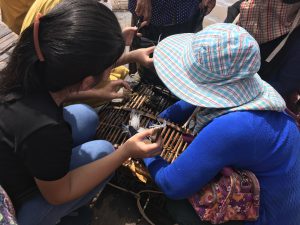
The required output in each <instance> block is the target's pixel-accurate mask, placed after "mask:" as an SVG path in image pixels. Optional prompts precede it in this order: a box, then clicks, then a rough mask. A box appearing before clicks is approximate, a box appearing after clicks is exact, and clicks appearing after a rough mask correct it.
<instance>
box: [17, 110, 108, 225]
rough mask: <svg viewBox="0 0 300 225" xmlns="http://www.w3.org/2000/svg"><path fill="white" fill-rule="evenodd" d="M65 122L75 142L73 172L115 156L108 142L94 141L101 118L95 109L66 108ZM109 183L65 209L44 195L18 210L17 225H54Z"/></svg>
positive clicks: (38, 196) (64, 205)
mask: <svg viewBox="0 0 300 225" xmlns="http://www.w3.org/2000/svg"><path fill="white" fill-rule="evenodd" d="M64 119H65V120H66V121H67V122H68V123H69V124H70V125H71V127H72V135H73V141H74V148H73V152H72V157H71V164H70V170H72V169H75V168H77V167H80V166H82V165H85V164H88V163H90V162H93V161H95V160H97V159H100V158H102V157H104V156H106V155H108V154H110V153H112V152H113V150H114V148H113V146H112V145H111V144H110V143H109V142H107V141H102V140H95V141H92V140H93V138H94V137H95V134H96V128H97V126H98V124H99V119H98V115H97V113H96V112H95V111H94V110H93V109H92V108H90V107H89V106H87V105H82V104H77V105H71V106H67V107H65V108H64ZM109 179H110V178H108V179H107V180H106V181H104V182H102V183H100V184H99V185H98V186H97V187H96V188H94V189H93V190H92V191H90V192H89V193H88V194H86V195H85V196H82V197H81V198H79V199H76V200H74V201H71V202H68V203H65V204H62V205H51V204H49V203H48V202H47V201H46V200H45V199H44V198H43V196H42V195H41V194H37V195H36V196H34V197H33V198H31V199H30V200H29V201H27V202H26V203H24V204H23V205H22V206H21V207H20V209H19V210H18V213H17V221H18V224H19V225H54V224H56V223H57V222H58V221H59V220H60V219H61V218H62V217H64V216H66V215H68V214H69V213H70V212H72V211H74V210H75V209H78V208H80V207H81V206H83V205H86V204H87V203H89V201H90V200H91V199H92V198H93V197H94V196H95V195H96V194H97V193H99V192H100V191H101V190H102V189H103V188H104V186H105V184H106V183H107V182H108V180H109Z"/></svg>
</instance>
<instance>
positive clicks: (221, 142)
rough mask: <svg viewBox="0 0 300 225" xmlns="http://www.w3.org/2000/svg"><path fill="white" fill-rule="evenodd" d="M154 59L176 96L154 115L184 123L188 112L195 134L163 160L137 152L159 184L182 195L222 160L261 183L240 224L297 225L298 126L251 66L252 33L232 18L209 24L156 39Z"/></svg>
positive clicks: (255, 61)
mask: <svg viewBox="0 0 300 225" xmlns="http://www.w3.org/2000/svg"><path fill="white" fill-rule="evenodd" d="M154 65H155V68H156V71H157V73H158V75H159V77H160V79H161V80H162V82H163V83H164V84H165V85H166V86H167V87H168V88H169V89H170V90H171V91H172V92H173V93H174V94H175V95H176V96H177V97H179V98H180V99H182V100H183V101H180V102H178V103H176V104H175V105H173V106H171V107H170V108H168V109H167V110H165V111H164V112H162V113H161V114H160V116H161V117H163V118H167V119H169V120H172V121H174V122H176V123H185V122H186V121H187V120H188V118H190V116H191V115H192V114H193V117H192V119H191V120H190V122H189V127H190V128H191V129H192V130H193V131H194V134H195V135H196V137H195V139H194V140H193V141H192V143H191V144H190V145H189V146H188V148H187V149H186V150H185V151H184V152H183V153H182V154H181V155H180V156H179V157H178V158H177V159H176V160H175V161H174V162H173V163H172V164H170V165H169V164H168V163H167V162H166V161H165V160H164V159H162V158H161V157H154V158H147V159H145V160H144V162H145V164H146V165H147V167H148V169H149V171H150V173H151V176H152V177H153V179H154V180H155V182H156V184H157V185H158V186H159V188H160V189H161V190H162V191H163V192H164V193H165V194H166V195H167V196H168V197H169V198H171V199H177V200H179V199H185V198H188V197H190V196H192V195H193V194H195V193H196V192H198V191H199V190H201V188H202V187H204V186H205V185H206V184H208V183H209V182H210V181H211V180H212V179H213V178H214V177H215V176H216V175H217V174H218V173H219V172H220V171H221V170H222V168H224V167H227V166H230V167H233V168H237V169H246V170H250V171H252V172H253V173H254V174H255V175H256V176H257V178H258V180H259V183H260V187H261V193H260V201H261V203H260V215H259V218H258V220H257V221H252V222H249V221H244V222H242V224H246V225H250V224H251V225H254V224H255V225H263V224H264V225H270V224H272V225H283V224H286V225H299V224H300V213H299V208H300V201H299V199H300V189H299V185H300V133H299V130H298V128H297V125H296V123H295V120H294V119H293V118H292V117H290V116H289V115H287V114H286V113H285V112H284V110H285V108H286V106H285V103H284V100H283V99H282V97H281V96H280V95H279V94H278V93H277V92H276V91H275V90H274V89H273V88H272V87H271V86H270V85H269V84H267V83H266V82H264V81H263V80H261V78H260V77H259V75H258V74H257V71H258V70H259V68H260V51H259V46H258V43H257V42H256V41H255V39H254V38H253V37H252V36H250V35H249V33H248V32H247V31H246V30H244V29H243V28H241V27H239V26H236V25H232V24H215V25H212V26H209V27H207V28H205V29H204V30H203V31H201V32H199V33H196V34H192V33H187V34H178V35H173V36H171V37H168V38H166V39H164V40H163V41H162V42H160V44H159V45H158V46H157V48H156V49H155V52H154ZM193 112H194V113H193ZM179 223H180V224H189V225H190V224H191V223H188V222H186V223H184V222H182V221H181V222H179ZM197 224H201V222H199V223H197Z"/></svg>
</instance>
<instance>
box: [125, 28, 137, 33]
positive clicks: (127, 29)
mask: <svg viewBox="0 0 300 225" xmlns="http://www.w3.org/2000/svg"><path fill="white" fill-rule="evenodd" d="M136 31H137V27H125V28H124V29H123V30H122V33H123V34H124V33H127V32H132V33H134V32H136Z"/></svg>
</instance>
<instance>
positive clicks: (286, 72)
mask: <svg viewBox="0 0 300 225" xmlns="http://www.w3.org/2000/svg"><path fill="white" fill-rule="evenodd" d="M282 51H283V56H282V58H281V62H280V67H279V69H278V71H276V73H274V76H273V77H270V84H271V85H272V86H273V87H274V88H275V89H276V90H277V91H278V92H279V93H280V94H281V95H282V96H283V97H284V99H285V100H286V103H287V106H288V108H289V109H290V110H292V111H293V112H294V113H296V114H299V113H300V112H299V111H298V109H297V106H296V103H297V101H298V95H299V94H300V72H299V71H300V27H299V26H298V27H297V28H296V29H295V30H294V31H293V32H292V33H291V35H290V37H289V38H288V40H287V43H286V44H285V46H284V48H283V49H282Z"/></svg>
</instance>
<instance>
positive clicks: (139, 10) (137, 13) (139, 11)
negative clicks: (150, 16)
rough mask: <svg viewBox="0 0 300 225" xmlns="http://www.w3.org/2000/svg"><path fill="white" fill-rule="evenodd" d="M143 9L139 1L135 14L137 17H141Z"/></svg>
mask: <svg viewBox="0 0 300 225" xmlns="http://www.w3.org/2000/svg"><path fill="white" fill-rule="evenodd" d="M141 9H142V4H141V1H137V3H136V8H135V13H136V15H137V16H141Z"/></svg>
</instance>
